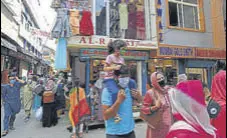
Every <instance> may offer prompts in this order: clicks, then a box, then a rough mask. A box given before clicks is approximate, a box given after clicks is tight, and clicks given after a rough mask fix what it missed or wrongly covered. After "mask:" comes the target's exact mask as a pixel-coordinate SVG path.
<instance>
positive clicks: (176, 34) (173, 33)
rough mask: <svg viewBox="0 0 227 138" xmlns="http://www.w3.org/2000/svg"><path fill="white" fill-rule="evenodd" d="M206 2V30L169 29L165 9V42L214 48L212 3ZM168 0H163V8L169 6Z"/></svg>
mask: <svg viewBox="0 0 227 138" xmlns="http://www.w3.org/2000/svg"><path fill="white" fill-rule="evenodd" d="M203 2H204V7H203V10H204V16H205V32H192V31H184V30H177V29H168V28H167V27H166V26H167V21H168V20H169V19H168V16H167V12H166V11H163V17H162V22H163V26H164V28H163V33H164V35H163V36H164V41H163V43H164V44H168V45H178V46H193V47H194V46H196V47H202V48H212V47H214V43H213V35H212V23H211V18H212V17H211V5H210V2H209V1H208V0H203ZM167 6H168V5H167V0H163V8H164V9H168V8H167Z"/></svg>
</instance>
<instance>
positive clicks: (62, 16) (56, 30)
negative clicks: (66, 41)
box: [52, 8, 72, 38]
mask: <svg viewBox="0 0 227 138" xmlns="http://www.w3.org/2000/svg"><path fill="white" fill-rule="evenodd" d="M56 11H57V19H56V22H55V25H54V27H53V29H52V37H53V38H65V37H67V38H68V37H71V36H72V32H71V28H70V24H69V16H68V9H66V8H59V9H56Z"/></svg>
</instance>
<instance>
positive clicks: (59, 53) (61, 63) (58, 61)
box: [55, 38, 67, 70]
mask: <svg viewBox="0 0 227 138" xmlns="http://www.w3.org/2000/svg"><path fill="white" fill-rule="evenodd" d="M66 50H67V42H66V39H65V38H60V39H59V40H58V46H57V49H56V55H55V69H57V70H65V69H67V51H66Z"/></svg>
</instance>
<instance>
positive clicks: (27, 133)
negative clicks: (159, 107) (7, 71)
mask: <svg viewBox="0 0 227 138" xmlns="http://www.w3.org/2000/svg"><path fill="white" fill-rule="evenodd" d="M65 118H66V117H64V116H62V118H61V119H60V120H59V123H58V125H57V126H55V127H51V128H42V126H41V123H40V122H38V121H36V120H35V118H34V116H32V118H31V120H30V121H29V122H27V123H24V122H23V110H22V112H21V113H20V114H18V115H17V119H16V122H15V127H16V130H14V131H10V133H9V134H8V135H7V136H6V137H4V138H69V137H70V133H69V132H68V131H67V130H66V126H67V125H68V122H67V120H66V119H65ZM2 123H3V110H2V113H1V126H2V125H3V124H2ZM1 128H2V129H3V127H1ZM136 134H137V137H138V138H145V135H146V125H145V124H144V123H137V124H136ZM84 138H105V134H104V129H94V130H91V131H89V133H88V134H86V135H85V137H84Z"/></svg>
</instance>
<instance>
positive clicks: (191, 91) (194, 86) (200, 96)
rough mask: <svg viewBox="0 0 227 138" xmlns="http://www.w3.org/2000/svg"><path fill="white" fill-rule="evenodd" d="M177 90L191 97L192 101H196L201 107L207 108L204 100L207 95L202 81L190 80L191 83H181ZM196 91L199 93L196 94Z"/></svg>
mask: <svg viewBox="0 0 227 138" xmlns="http://www.w3.org/2000/svg"><path fill="white" fill-rule="evenodd" d="M176 88H177V89H178V90H180V91H181V92H183V93H185V94H187V95H188V96H190V97H191V98H192V99H194V100H196V101H197V102H198V103H200V104H201V105H204V106H206V103H205V100H204V97H205V94H204V92H203V85H202V83H201V81H199V80H190V81H185V82H181V83H179V84H178V85H177V87H176ZM195 90H196V91H197V92H195Z"/></svg>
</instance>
